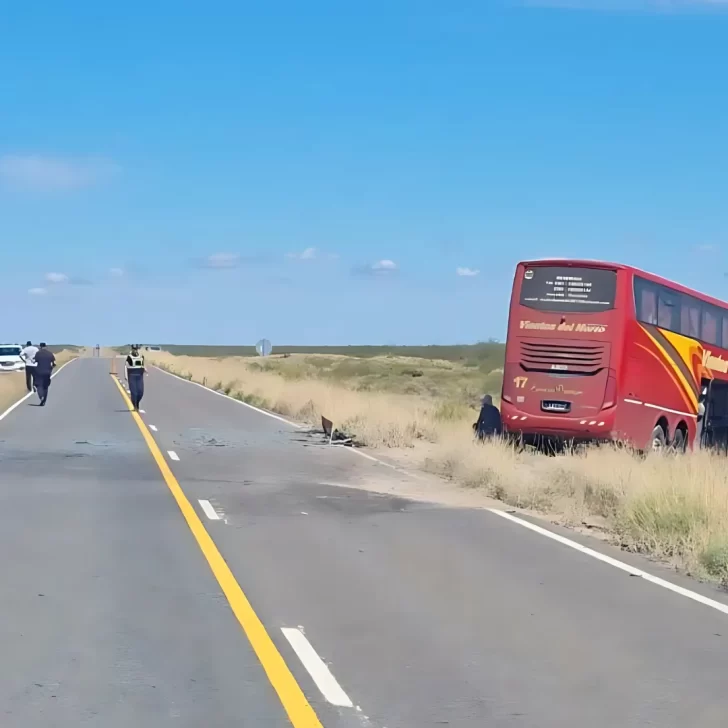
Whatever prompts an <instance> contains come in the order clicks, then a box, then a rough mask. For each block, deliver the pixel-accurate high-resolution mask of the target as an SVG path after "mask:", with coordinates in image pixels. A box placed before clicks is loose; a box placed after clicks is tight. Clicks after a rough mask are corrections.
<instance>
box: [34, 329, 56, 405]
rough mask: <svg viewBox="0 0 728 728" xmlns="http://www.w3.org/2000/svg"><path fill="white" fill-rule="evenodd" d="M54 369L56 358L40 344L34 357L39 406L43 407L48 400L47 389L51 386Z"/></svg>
mask: <svg viewBox="0 0 728 728" xmlns="http://www.w3.org/2000/svg"><path fill="white" fill-rule="evenodd" d="M55 367H56V357H55V355H54V354H53V352H52V351H49V350H48V349H47V348H46V345H45V344H44V343H41V345H40V349H38V352H37V353H36V355H35V390H36V392H38V397H39V398H40V406H41V407H45V403H46V400H47V399H48V389H49V388H50V386H51V374H53V370H54V369H55Z"/></svg>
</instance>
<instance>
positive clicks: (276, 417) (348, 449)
mask: <svg viewBox="0 0 728 728" xmlns="http://www.w3.org/2000/svg"><path fill="white" fill-rule="evenodd" d="M152 367H154V369H156V370H157V371H160V372H162V374H169V376H170V377H174V378H175V379H179V380H180V381H181V382H187V384H194V385H195V386H196V387H200V388H201V389H204V390H205V391H206V392H210V393H211V394H216V395H217V396H218V397H224V398H225V399H229V400H230V401H231V402H235V403H236V404H242V405H244V406H245V407H247V408H248V409H252V410H254V411H255V412H259V413H260V414H262V415H267V416H268V417H272V418H273V419H274V420H280V421H281V422H285V423H286V424H287V425H290V426H291V427H295V428H297V429H299V430H301V429H303V428H304V427H306V426H307V425H299V424H298V423H296V422H291V421H290V420H287V419H286V418H285V417H281V416H280V415H276V414H273V413H272V412H268V411H267V410H264V409H260V408H259V407H254V406H253V405H252V404H248V403H247V402H242V401H241V400H239V399H235V397H231V396H230V395H229V394H223V393H222V392H216V391H215V390H214V389H210V387H206V386H205V385H204V384H200V383H199V382H193V381H192V380H191V379H185V378H184V377H180V376H179V375H178V374H175V373H174V372H168V371H167V370H166V369H162V368H161V367H158V366H157V365H156V364H152ZM342 449H344V450H346V452H352V453H355V454H356V455H360V456H361V457H363V458H366V459H367V460H371V461H372V462H375V463H379V464H380V465H384V466H385V467H387V468H391V469H392V470H396V471H397V472H398V473H402V474H403V475H407V476H409V477H410V478H415V479H417V480H419V479H420V478H421V476H419V475H417V474H415V473H411V472H410V471H408V470H404V469H403V468H400V467H398V466H397V465H392V463H387V462H385V461H384V460H380V459H379V458H375V457H374V456H373V455H369V453H366V452H362V451H361V450H359V449H358V448H355V447H345V448H342Z"/></svg>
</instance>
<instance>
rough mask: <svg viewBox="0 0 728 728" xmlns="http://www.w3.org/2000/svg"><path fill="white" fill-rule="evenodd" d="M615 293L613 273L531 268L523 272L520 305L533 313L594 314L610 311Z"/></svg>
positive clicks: (611, 271) (563, 267) (564, 268)
mask: <svg viewBox="0 0 728 728" xmlns="http://www.w3.org/2000/svg"><path fill="white" fill-rule="evenodd" d="M616 291H617V273H616V271H613V270H604V269H603V268H573V267H571V266H534V267H533V268H526V269H525V270H524V272H523V280H522V281H521V300H520V303H521V305H522V306H527V307H528V308H534V309H536V310H537V311H572V312H575V313H598V312H599V311H608V310H610V309H612V308H614V298H615V295H616Z"/></svg>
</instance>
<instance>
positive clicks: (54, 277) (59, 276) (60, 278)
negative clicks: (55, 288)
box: [45, 273, 69, 283]
mask: <svg viewBox="0 0 728 728" xmlns="http://www.w3.org/2000/svg"><path fill="white" fill-rule="evenodd" d="M45 279H46V281H47V282H48V283H68V280H69V278H68V276H67V275H66V274H65V273H46V274H45Z"/></svg>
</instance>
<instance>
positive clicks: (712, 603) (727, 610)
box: [488, 508, 728, 614]
mask: <svg viewBox="0 0 728 728" xmlns="http://www.w3.org/2000/svg"><path fill="white" fill-rule="evenodd" d="M488 510H489V511H490V512H491V513H495V515H496V516H500V517H501V518H506V519H508V520H509V521H512V522H513V523H517V524H518V525H519V526H523V527H524V528H527V529H529V530H530V531H535V532H536V533H538V534H541V536H546V538H550V539H553V540H554V541H558V542H559V543H560V544H563V545H564V546H568V547H569V548H572V549H575V550H576V551H581V553H583V554H586V555H587V556H591V557H592V558H593V559H597V560H598V561H603V562H604V563H605V564H609V565H610V566H614V567H615V568H616V569H620V570H621V571H626V572H627V573H628V574H629V575H630V576H639V577H642V578H643V579H644V580H645V581H649V582H652V583H653V584H655V585H656V586H661V587H662V588H663V589H668V590H669V591H671V592H675V594H680V596H683V597H687V598H688V599H692V600H693V601H694V602H698V603H700V604H704V605H705V606H706V607H711V608H712V609H716V610H718V611H719V612H723V614H728V604H724V603H723V602H718V601H716V600H715V599H710V598H709V597H704V596H703V595H702V594H698V593H697V592H694V591H691V590H690V589H685V588H684V587H682V586H678V585H677V584H673V583H672V582H671V581H667V580H666V579H660V577H659V576H654V575H653V574H650V573H649V572H647V571H643V570H642V569H638V568H637V567H636V566H630V565H629V564H626V563H624V561H619V560H618V559H613V558H612V557H611V556H607V555H606V554H602V553H600V552H599V551H595V550H594V549H590V548H588V547H587V546H583V545H582V544H580V543H577V542H576V541H572V540H571V539H570V538H566V537H565V536H561V535H559V534H558V533H554V532H553V531H549V530H547V529H545V528H541V526H537V525H536V524H534V523H530V522H529V521H526V520H524V519H523V518H518V517H516V516H513V515H511V514H510V513H507V512H506V511H500V510H498V509H497V508H489V509H488Z"/></svg>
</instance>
